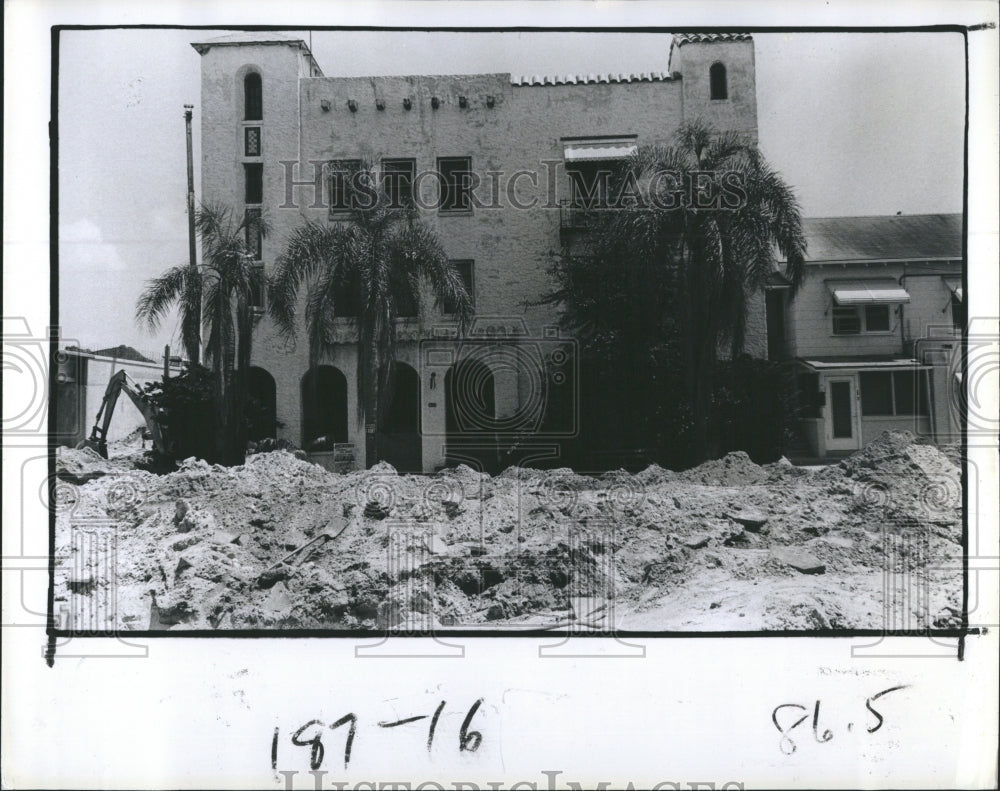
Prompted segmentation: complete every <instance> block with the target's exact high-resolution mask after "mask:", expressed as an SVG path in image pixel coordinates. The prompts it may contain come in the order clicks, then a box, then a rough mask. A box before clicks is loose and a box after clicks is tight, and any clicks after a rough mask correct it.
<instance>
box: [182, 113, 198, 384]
mask: <svg viewBox="0 0 1000 791" xmlns="http://www.w3.org/2000/svg"><path fill="white" fill-rule="evenodd" d="M193 111H194V105H193V104H185V105H184V126H185V128H186V130H187V181H188V193H187V213H188V256H189V262H190V263H189V266H190V267H191V272H192V274H194V273H197V271H198V251H197V248H196V246H195V233H194V152H193V148H192V144H191V114H192V112H193ZM195 319H196V326H197V327H198V345H197V347H196V348H194V349H191V350H189V352H188V353H189V354H191V352H193V354H191V357H192V358H193V359H192V360H191V365H192V366H194V365H198V363H200V362H201V305H198V315H197V316H196V317H195Z"/></svg>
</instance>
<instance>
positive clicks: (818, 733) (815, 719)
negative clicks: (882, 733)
mask: <svg viewBox="0 0 1000 791" xmlns="http://www.w3.org/2000/svg"><path fill="white" fill-rule="evenodd" d="M906 687H907V685H906V684H902V685H900V686H897V687H889V689H883V690H882V691H881V692H877V693H875V694H874V695H872V696H871V697H870V698H868V699H867V700H865V708H866V709H868V711H869V712H870V713H871V714H872V715H874V717H875V719H876V720H877V722H876V723H875V724H874V725H871V726H869V727H868V728H867V729H866V730H867V731H868V733H875V731H877V730H879V729H880V728H881V727H882V724H883V723H884V722H885V717H883V716H882V715H881V714H880V713H879V712H878V711H877V710H876V709H875V707H874V706H873V705H872V703H874V702H875V701H876V700H878V699H879V698H881V697H882V696H884V695H888V694H889V693H890V692H896V691H897V690H900V689H906ZM792 710H796V711H792ZM819 710H820V701H818V700H817V701H816V704H815V705H814V706H813V710H812V732H813V738H815V740H816V741H817V742H818V743H820V744H823V743H825V742H828V741H830V740H831V739H833V731H831V730H829V729H828V728H820V724H819ZM789 712H790V714H789ZM801 712H806V713H803V714H801V716H798V717H796V718H795V719H791V717H794V716H795V714H797V713H801ZM807 719H809V713H808V707H807V706H803V705H802V704H801V703H782V704H781V705H780V706H775V708H774V711H772V712H771V722H773V723H774V727H775V728H777V729H778V733H780V734H781V740H780V741H779V742H778V747H779V748H780V749H781V752H783V753H784V754H785V755H791V754H792V753H794V752H795V751H796V750H797V749H798V745H796V743H795V741H794V740H793V739H792V737H791V736H790V735H789V734H791V732H792V731H794V730H795V729H796V728H797V727H799V726H800V725H801V724H802V723H803V722H805V721H806V720H807ZM852 727H853V724H851V723H849V724H848V726H847V729H848V730H851V729H852Z"/></svg>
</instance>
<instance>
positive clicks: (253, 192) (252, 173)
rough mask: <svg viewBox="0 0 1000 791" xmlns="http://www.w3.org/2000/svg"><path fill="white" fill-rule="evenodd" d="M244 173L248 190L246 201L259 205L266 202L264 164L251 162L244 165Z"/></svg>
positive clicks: (246, 191)
mask: <svg viewBox="0 0 1000 791" xmlns="http://www.w3.org/2000/svg"><path fill="white" fill-rule="evenodd" d="M243 173H244V175H245V176H246V190H245V198H244V201H243V202H244V203H248V204H251V205H259V204H261V203H263V202H264V166H263V165H262V164H259V163H258V164H250V165H244V166H243Z"/></svg>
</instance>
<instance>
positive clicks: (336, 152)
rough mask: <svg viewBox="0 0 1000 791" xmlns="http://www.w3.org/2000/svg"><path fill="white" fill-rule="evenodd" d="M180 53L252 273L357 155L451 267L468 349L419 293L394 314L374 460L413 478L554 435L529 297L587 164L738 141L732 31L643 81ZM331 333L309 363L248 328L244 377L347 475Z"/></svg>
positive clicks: (559, 429)
mask: <svg viewBox="0 0 1000 791" xmlns="http://www.w3.org/2000/svg"><path fill="white" fill-rule="evenodd" d="M193 46H194V48H195V49H196V50H197V52H198V53H199V54H200V56H201V66H202V87H201V150H202V163H201V168H202V195H201V199H202V200H203V201H205V202H221V203H224V204H227V205H231V206H235V207H237V208H238V209H239V210H241V211H247V212H258V211H262V212H264V213H266V216H267V217H268V220H269V222H270V225H271V228H272V231H271V233H270V234H269V236H268V237H267V238H265V239H263V240H253V241H254V244H255V245H257V246H258V248H257V249H259V260H260V265H261V266H262V267H263V268H264V269H265V271H270V269H271V268H272V267H273V265H274V262H275V259H276V257H277V256H278V254H279V252H280V250H281V248H282V245H283V243H284V241H285V239H286V238H287V236H288V234H289V232H290V231H291V230H292V229H293V228H295V227H296V226H297V225H299V224H300V223H302V222H303V221H304V220H306V219H312V220H317V221H321V222H338V221H340V220H341V219H343V214H342V212H338V206H339V192H338V189H337V186H336V182H335V181H334V180H332V179H330V178H329V173H330V170H329V168H328V167H327V165H328V164H329V163H343V164H345V166H348V165H349V164H350V163H351V162H353V161H356V160H358V159H360V158H361V157H368V158H374V159H375V160H376V161H378V162H380V163H381V165H382V168H383V170H384V171H387V172H393V173H396V174H399V175H398V180H397V181H395V182H394V183H396V184H398V185H400V186H399V189H401V190H404V191H405V192H406V193H407V196H408V198H409V199H412V200H415V201H416V202H417V204H418V206H419V207H420V212H421V216H422V219H423V220H424V221H425V222H427V223H428V224H429V225H430V226H431V228H432V229H433V230H434V231H436V232H437V234H438V236H439V237H440V239H441V241H442V243H443V245H444V247H445V250H446V252H447V254H448V256H449V257H450V258H452V259H453V260H454V261H455V262H457V265H458V266H459V268H460V271H461V272H462V273H463V277H464V278H465V281H466V285H467V286H468V288H469V290H470V292H471V293H472V295H473V299H474V303H475V312H476V320H475V323H474V325H473V327H472V330H471V333H470V334H469V336H468V337H467V338H465V339H458V338H457V337H456V332H455V329H456V324H455V322H454V320H453V318H452V317H451V316H449V315H448V313H447V310H446V308H447V306H444V309H438V308H436V307H435V305H434V304H433V300H431V299H430V298H429V297H428V296H427V295H422V297H421V299H420V300H419V301H420V304H419V305H415V306H413V309H412V310H411V311H409V312H412V314H413V315H412V316H409V317H404V318H401V319H399V327H398V331H399V338H400V343H399V345H398V348H397V358H398V361H399V362H398V365H397V369H396V385H395V388H394V392H395V395H394V403H393V406H392V408H391V409H390V410H389V414H390V418H389V421H388V422H389V424H390V425H387V426H386V427H385V436H383V437H381V438H380V442H381V443H382V448H381V451H380V455H382V456H383V457H386V458H388V460H389V461H391V462H392V463H394V464H395V465H396V466H397V467H399V468H402V469H412V470H424V471H432V470H434V469H435V468H437V467H440V466H441V465H443V464H444V463H445V460H446V458H447V459H448V460H449V462H454V461H460V460H467V461H470V462H472V463H475V461H479V462H482V463H484V464H487V466H489V464H490V463H491V460H492V461H493V462H494V463H498V462H499V460H500V455H499V454H500V451H499V450H498V448H499V447H500V446H506V447H507V448H508V449H509V447H511V446H517V447H520V448H524V447H527V446H528V445H531V444H532V443H536V444H537V443H542V444H548V445H549V446H551V445H552V443H556V444H558V440H559V438H560V437H562V436H569V435H571V434H572V433H573V432H574V431H575V429H576V426H575V424H574V421H575V411H574V404H575V403H576V398H577V395H578V394H577V393H575V392H574V387H575V386H576V384H575V383H576V381H577V377H576V371H575V357H574V356H573V344H572V341H571V339H566V338H564V337H562V336H560V333H559V331H558V329H557V328H556V323H557V316H556V315H555V314H554V313H553V310H552V309H551V308H550V307H543V306H539V305H538V304H537V302H538V300H539V298H540V297H541V296H542V295H543V294H544V293H546V292H547V291H548V290H549V289H550V287H551V283H550V281H549V275H548V262H549V254H550V251H553V250H558V249H560V247H561V246H562V245H565V244H571V243H573V239H574V233H575V230H576V229H575V228H574V214H573V207H574V206H579V205H580V201H581V194H580V193H581V190H583V191H584V193H586V191H587V190H589V189H590V187H591V186H593V183H592V182H590V181H589V180H588V179H590V178H591V177H592V174H593V173H594V171H595V169H596V168H598V167H599V166H601V165H605V166H606V165H607V164H608V163H609V162H610V161H614V160H618V159H622V158H624V157H626V156H628V154H629V153H631V152H632V151H633V150H635V148H636V146H638V145H643V144H651V143H664V144H665V143H669V142H670V141H671V140H672V138H673V135H674V133H675V131H676V130H677V128H678V126H679V125H680V124H681V123H683V122H686V121H693V120H695V119H701V120H704V121H707V122H708V123H710V124H712V125H713V126H715V127H716V128H717V129H719V130H732V131H738V132H741V133H744V134H745V135H747V136H748V137H749V138H750V139H752V140H756V138H757V106H756V86H755V75H754V44H753V40H752V38H751V37H750V36H749V35H742V34H704V35H684V36H675V37H672V38H671V37H666V36H665V37H664V49H663V58H664V69H663V71H659V72H653V73H642V74H578V75H560V76H550V75H527V76H516V75H511V74H475V75H458V76H401V77H366V78H338V77H326V76H324V75H323V73H322V71H321V70H320V67H319V65H318V64H317V63H316V61H315V59H314V58H313V56H312V54H311V53H310V51H309V49H308V47H307V46H306V44H305V43H304V42H303V41H301V40H298V39H289V38H285V37H283V36H280V35H275V34H234V35H230V36H225V37H222V38H218V39H212V40H208V41H202V42H198V43H195V44H193ZM574 174H575V175H574ZM463 179H471V180H472V181H471V183H470V182H469V181H463ZM595 183H596V182H595ZM463 184H464V185H465V186H467V187H470V189H469V190H463V189H462V185H463ZM586 197H587V196H586V194H584V195H583V198H586ZM263 299H264V297H263V295H261V297H260V301H261V303H263ZM752 303H753V309H752V310H751V311H750V321H749V324H750V326H749V328H748V338H749V340H748V344H747V346H748V351H749V352H750V353H752V354H755V355H757V356H765V355H766V353H767V337H766V327H765V311H764V297H763V295H755V296H754V298H753V301H752ZM261 307H262V308H263V307H264V306H263V304H261ZM338 321H340V322H341V326H339V327H338V330H337V331H338V333H339V335H338V339H339V340H340V341H342V342H341V343H338V345H337V348H336V350H335V351H334V352H333V353H332V354H331V355H329V356H328V357H327V358H326V359H324V360H323V361H322V365H321V366H320V367H318V368H317V369H312V370H311V369H310V366H309V358H308V352H307V345H306V343H305V341H304V338H300V339H299V341H298V342H297V343H296V344H294V345H290V344H288V343H286V342H284V341H282V340H281V339H280V338H279V337H278V335H277V333H276V332H275V330H274V327H273V325H272V324H271V323H270V320H269V319H268V318H267V317H266V316H265V317H264V318H263V319H262V321H261V324H260V326H259V328H258V330H257V332H256V335H255V340H254V352H253V365H254V370H253V371H252V372H251V373H252V381H253V383H254V384H253V387H254V392H255V394H256V395H257V397H258V398H259V399H261V400H262V401H264V402H266V403H267V404H269V405H270V408H271V409H272V410H273V419H274V423H273V425H274V430H275V433H276V434H277V435H278V436H281V437H285V438H287V439H289V440H291V441H293V442H295V443H297V444H302V445H304V446H308V445H309V444H310V442H312V441H313V440H315V439H316V438H317V437H320V436H324V437H329V438H331V439H332V440H333V441H335V442H336V443H337V445H338V452H339V457H340V458H345V455H346V457H351V456H353V459H354V463H355V464H356V465H358V466H361V465H364V464H365V461H366V460H365V458H364V454H365V442H364V428H363V426H362V425H361V424H360V423H359V421H358V419H357V415H358V403H357V398H358V395H357V384H356V382H357V380H356V360H357V352H356V343H355V342H354V333H353V331H352V329H351V327H350V324H349V322H348V321H347V320H346V319H343V320H338ZM345 450H346V451H347V453H346V454H345V453H344V451H345ZM527 457H530V452H528V453H527ZM518 458H519V460H521V461H524V460H525V458H526V456H525V454H523V453H522V454H521V455H520V456H519V457H518ZM507 460H508V461H511V460H513V459H511V458H510V457H509V456H508V457H507Z"/></svg>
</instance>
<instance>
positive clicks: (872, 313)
mask: <svg viewBox="0 0 1000 791" xmlns="http://www.w3.org/2000/svg"><path fill="white" fill-rule="evenodd" d="M890 329H891V327H890V326H889V306H888V305H867V306H865V332H888V331H889V330H890Z"/></svg>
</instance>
